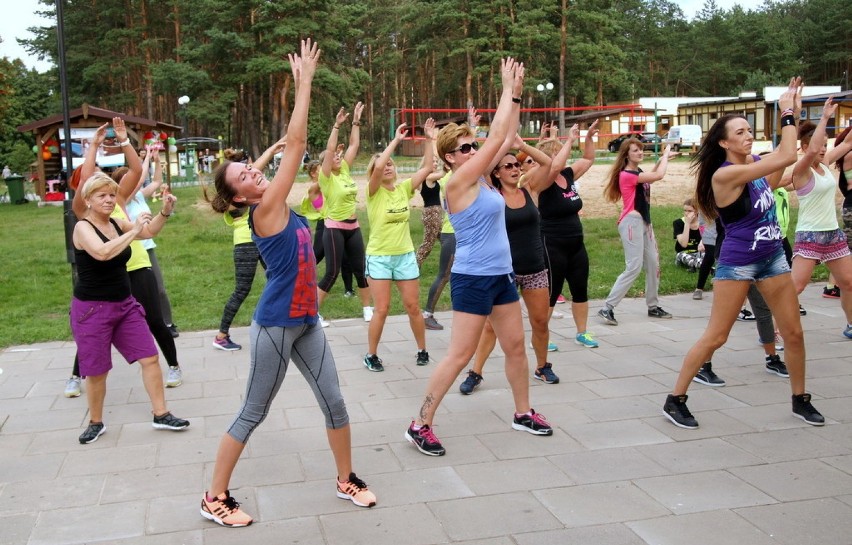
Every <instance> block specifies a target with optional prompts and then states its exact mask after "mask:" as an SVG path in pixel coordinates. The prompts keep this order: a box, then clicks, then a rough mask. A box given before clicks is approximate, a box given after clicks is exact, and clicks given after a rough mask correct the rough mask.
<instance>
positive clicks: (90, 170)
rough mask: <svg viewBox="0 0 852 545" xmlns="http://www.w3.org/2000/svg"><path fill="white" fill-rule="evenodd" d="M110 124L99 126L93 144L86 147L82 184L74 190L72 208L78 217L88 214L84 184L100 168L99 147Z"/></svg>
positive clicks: (82, 168) (81, 168) (81, 172)
mask: <svg viewBox="0 0 852 545" xmlns="http://www.w3.org/2000/svg"><path fill="white" fill-rule="evenodd" d="M108 125H109V123H104V124H103V125H101V126H100V127H98V128H97V130H96V131H95V134H94V136H92V144H91V145H90V146H89V147H88V149H86V156H85V157H84V158H83V164H82V165H81V166H80V185H78V186H77V189H76V190H75V191H74V200H73V201H72V202H71V210H73V211H74V215H75V216H77V219H82V218H83V216H85V215H86V201H84V200H83V184H85V183H86V180H88V179H89V178H91V177H92V174H94V173H95V170H97V168H98V163H97V159H98V148H99V147H100V146H101V144H103V143H104V138H105V137H106V129H107V126H108Z"/></svg>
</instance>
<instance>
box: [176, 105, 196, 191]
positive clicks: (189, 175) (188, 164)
mask: <svg viewBox="0 0 852 545" xmlns="http://www.w3.org/2000/svg"><path fill="white" fill-rule="evenodd" d="M187 104H189V97H188V96H186V95H183V96H182V97H180V98H178V105H179V106H180V111H181V118H182V125H181V133H183V134H184V139H185V143H184V145H183V156H184V171H183V172H184V179H185V180H186V181H188V182H194V181H195V146H193V145H191V144H190V143H189V142H188V140H189V137H188V136H186V134H185V131H186V130H187V128H188V124H189V123H188V121H187V113H186V105H187Z"/></svg>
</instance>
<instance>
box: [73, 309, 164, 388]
mask: <svg viewBox="0 0 852 545" xmlns="http://www.w3.org/2000/svg"><path fill="white" fill-rule="evenodd" d="M70 318H71V332H72V333H73V334H74V342H75V343H77V357H78V358H79V360H80V376H82V377H96V376H98V375H103V374H104V373H106V372H107V371H109V370H110V369H112V355H111V354H110V345H115V348H116V349H117V350H118V351H119V352H120V353H121V355H122V356H124V359H125V360H127V362H128V363H133V362H134V361H137V360H141V359H142V358H150V357H151V356H156V355H157V346H156V345H155V344H154V337H152V336H151V330H150V329H148V323H147V322H146V321H145V310H144V309H143V308H142V305H140V304H139V303H138V302H137V301H136V299H134V298H133V297H132V296H131V297H128V298H127V299H125V300H124V301H117V302H113V301H81V300H80V299H77V298H76V297H74V298H72V299H71V312H70Z"/></svg>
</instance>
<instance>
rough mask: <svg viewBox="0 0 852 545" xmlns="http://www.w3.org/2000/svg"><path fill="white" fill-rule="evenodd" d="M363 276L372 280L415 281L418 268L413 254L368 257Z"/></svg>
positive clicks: (418, 271) (418, 272)
mask: <svg viewBox="0 0 852 545" xmlns="http://www.w3.org/2000/svg"><path fill="white" fill-rule="evenodd" d="M364 275H365V276H369V277H370V278H372V279H373V280H415V279H417V278H420V267H418V266H417V258H416V257H415V255H414V252H408V253H407V254H402V255H368V256H367V267H366V270H365V271H364Z"/></svg>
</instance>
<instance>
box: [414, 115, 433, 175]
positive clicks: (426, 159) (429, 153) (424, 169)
mask: <svg viewBox="0 0 852 545" xmlns="http://www.w3.org/2000/svg"><path fill="white" fill-rule="evenodd" d="M435 133H436V131H435V120H434V119H432V118H431V117H430V118H429V119H427V120H426V122H425V123H424V124H423V134H424V135H425V136H426V142H425V143H424V144H423V147H424V148H425V149H424V150H423V161H421V163H420V164H421V166H420V168H419V169H417V172H415V173H414V175H413V176H412V177H411V190H412V191H417V189H418V188H419V187H420V186H421V185H423V182H425V181H426V179H427V178H428V177H429V175H430V174H432V172H434V170H435V145H434V143H433V142H434V140H435Z"/></svg>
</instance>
